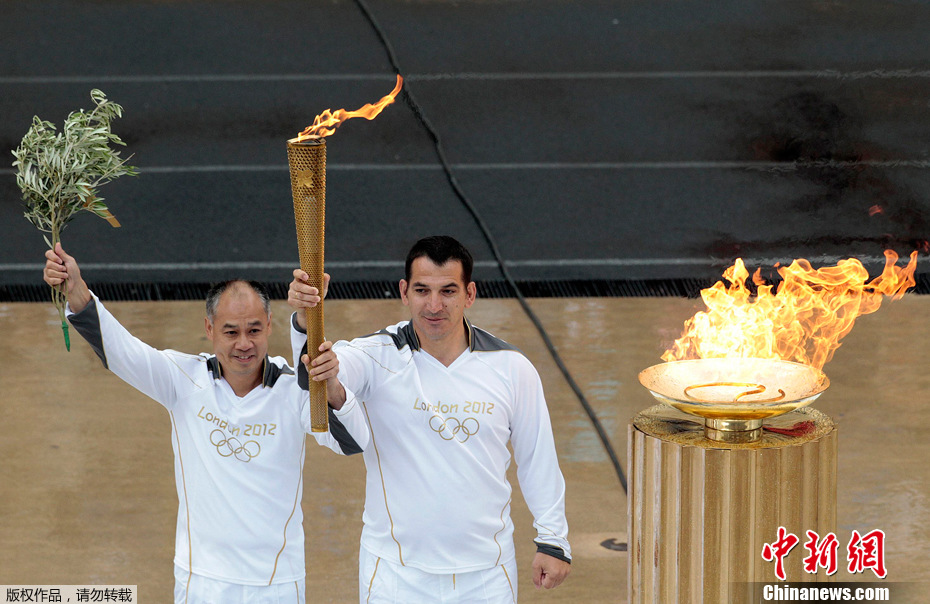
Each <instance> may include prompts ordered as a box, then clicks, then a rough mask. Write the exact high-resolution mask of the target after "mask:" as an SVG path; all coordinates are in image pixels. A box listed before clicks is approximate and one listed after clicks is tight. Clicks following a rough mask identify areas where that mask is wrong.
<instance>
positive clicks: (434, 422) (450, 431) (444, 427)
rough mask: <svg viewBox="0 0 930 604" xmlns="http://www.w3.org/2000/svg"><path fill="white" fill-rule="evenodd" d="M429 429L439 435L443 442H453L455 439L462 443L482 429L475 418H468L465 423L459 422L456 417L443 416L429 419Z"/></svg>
mask: <svg viewBox="0 0 930 604" xmlns="http://www.w3.org/2000/svg"><path fill="white" fill-rule="evenodd" d="M429 427H430V428H432V430H433V432H436V433H437V434H439V436H440V437H441V438H442V439H443V440H452V439H453V438H454V439H455V440H457V441H459V442H460V443H463V442H465V441H466V440H468V437H470V436H474V435H475V434H477V433H478V429H479V428H481V424H479V423H478V420H476V419H475V418H473V417H467V418H465V420H464V421H459V420H458V419H457V418H454V417H447V418H443V417H442V416H441V415H434V416H432V417H431V418H429Z"/></svg>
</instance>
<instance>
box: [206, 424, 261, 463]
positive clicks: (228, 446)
mask: <svg viewBox="0 0 930 604" xmlns="http://www.w3.org/2000/svg"><path fill="white" fill-rule="evenodd" d="M210 444H212V445H213V446H214V447H216V452H217V453H219V454H220V456H221V457H230V456H235V457H236V459H238V460H239V461H242V462H245V463H249V462H250V461H252V458H253V457H258V454H259V453H261V452H262V446H261V445H260V444H258V442H257V441H254V440H248V441H246V442H245V443H241V442H239V439H238V438H227V437H226V434H225V433H224V432H223V431H222V430H220V429H219V428H217V429H216V430H214V431H213V432H211V433H210Z"/></svg>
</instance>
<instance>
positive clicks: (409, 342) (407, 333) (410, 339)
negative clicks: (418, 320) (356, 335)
mask: <svg viewBox="0 0 930 604" xmlns="http://www.w3.org/2000/svg"><path fill="white" fill-rule="evenodd" d="M371 336H388V337H389V338H391V340H392V341H393V342H394V346H396V347H397V350H403V349H404V348H405V347H406V346H409V347H410V350H420V339H419V338H417V332H416V331H415V330H414V329H413V323H407V324H406V325H404V326H403V327H401V328H400V329H398V330H397V333H394V332H391V331H388V330H387V329H386V328H385V329H382V330H381V331H376V332H375V333H371V334H368V335H367V336H364V337H366V338H367V337H371Z"/></svg>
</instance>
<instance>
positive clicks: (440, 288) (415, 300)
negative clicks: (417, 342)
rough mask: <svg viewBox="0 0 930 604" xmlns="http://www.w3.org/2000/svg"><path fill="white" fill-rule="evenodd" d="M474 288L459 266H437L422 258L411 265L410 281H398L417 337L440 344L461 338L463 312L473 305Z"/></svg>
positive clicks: (453, 263) (448, 264) (458, 262)
mask: <svg viewBox="0 0 930 604" xmlns="http://www.w3.org/2000/svg"><path fill="white" fill-rule="evenodd" d="M475 294H476V289H475V284H474V283H473V282H472V283H465V282H464V280H463V277H462V263H461V262H460V261H458V260H450V261H448V262H446V263H445V264H443V265H441V266H440V265H438V264H436V263H434V262H433V261H432V260H430V259H429V258H427V257H426V256H421V257H419V258H417V259H416V260H414V261H413V263H412V264H411V265H410V281H409V282H408V281H407V280H405V279H401V281H400V296H401V299H402V300H403V301H404V304H405V305H406V306H409V307H410V313H411V316H412V317H411V318H412V321H413V327H414V329H415V330H416V332H417V336H419V337H420V338H421V339H423V338H425V339H428V340H432V341H443V340H446V339H448V338H452V337H457V336H458V335H459V334H463V333H464V332H463V331H462V321H463V320H464V318H465V309H466V308H468V307H470V306H471V305H472V304H473V303H474V301H475Z"/></svg>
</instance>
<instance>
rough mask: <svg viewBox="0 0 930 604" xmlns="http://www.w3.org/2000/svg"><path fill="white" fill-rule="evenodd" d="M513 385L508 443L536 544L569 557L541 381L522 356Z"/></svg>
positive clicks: (562, 489)
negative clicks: (531, 517) (512, 406)
mask: <svg viewBox="0 0 930 604" xmlns="http://www.w3.org/2000/svg"><path fill="white" fill-rule="evenodd" d="M513 388H514V413H513V421H512V424H511V443H512V445H513V452H514V459H515V461H516V462H517V479H518V480H519V481H520V490H521V491H522V492H523V497H524V499H525V500H526V504H527V506H528V507H529V509H530V512H531V513H532V514H533V518H534V523H533V526H534V527H536V531H537V538H536V540H535V541H536V544H537V545H538V546H540V547H539V549H540V551H544V552H545V553H549V554H552V555H556V557H559V556H558V555H557V554H558V552H557V550H561V551H562V554H563V557H564V558H566V559H568V560H571V547H570V546H569V543H568V522H567V520H566V518H565V479H564V478H563V476H562V472H561V470H560V469H559V460H558V457H557V456H556V452H555V441H554V439H553V436H552V424H551V423H550V420H549V409H548V408H547V407H546V399H545V396H544V395H543V388H542V382H541V381H540V379H539V374H538V373H537V372H536V369H535V368H534V367H533V365H532V364H531V363H530V362H529V361H528V360H527V359H526V358H525V357H522V356H521V357H520V359H519V362H516V363H514V370H513ZM553 548H555V550H556V551H553Z"/></svg>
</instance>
